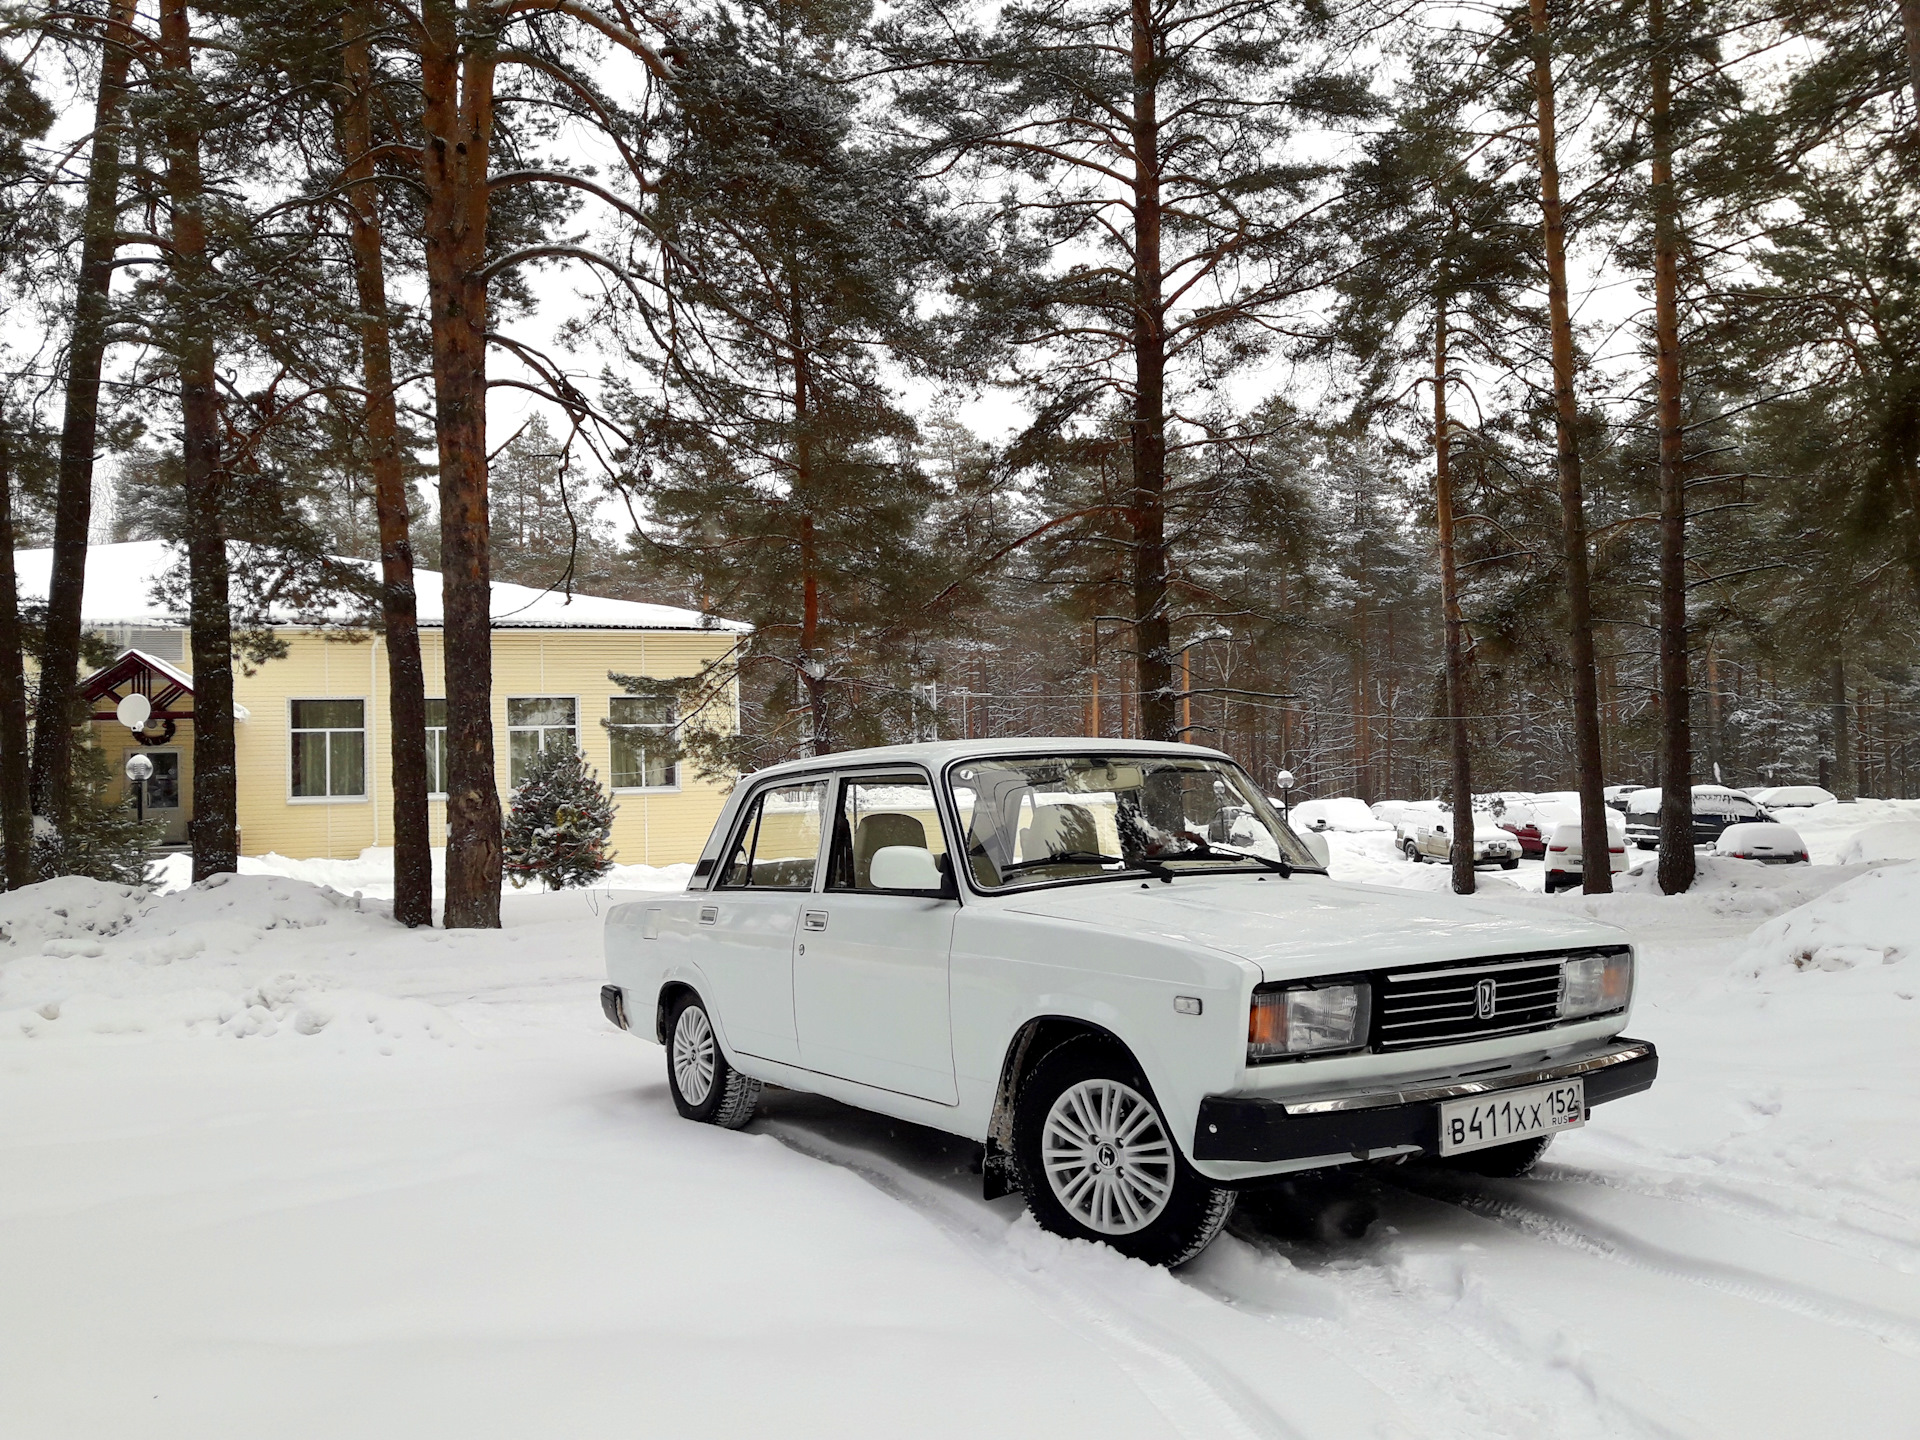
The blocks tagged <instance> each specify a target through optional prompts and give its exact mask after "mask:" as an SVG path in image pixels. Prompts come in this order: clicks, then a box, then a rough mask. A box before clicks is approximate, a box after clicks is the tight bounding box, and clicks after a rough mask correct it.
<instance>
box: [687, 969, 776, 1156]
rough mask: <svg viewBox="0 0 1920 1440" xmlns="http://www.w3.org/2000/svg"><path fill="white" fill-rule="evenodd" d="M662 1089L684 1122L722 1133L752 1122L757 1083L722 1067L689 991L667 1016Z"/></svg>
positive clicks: (703, 1010)
mask: <svg viewBox="0 0 1920 1440" xmlns="http://www.w3.org/2000/svg"><path fill="white" fill-rule="evenodd" d="M667 1088H668V1089H669V1090H671V1091H673V1108H674V1109H676V1110H678V1111H679V1112H680V1113H681V1115H682V1116H684V1117H685V1118H686V1119H688V1120H698V1121H699V1122H700V1123H701V1124H703V1125H718V1126H720V1127H721V1128H722V1129H726V1130H738V1129H739V1128H740V1127H741V1126H742V1125H744V1124H746V1123H747V1121H749V1120H751V1119H752V1118H753V1107H754V1106H755V1105H756V1104H757V1103H758V1102H759V1100H760V1082H759V1081H758V1080H753V1079H750V1078H748V1077H747V1076H745V1075H742V1074H741V1073H740V1072H739V1071H738V1070H736V1069H734V1068H733V1066H731V1065H729V1064H728V1063H727V1057H726V1056H725V1055H723V1054H721V1053H720V1041H719V1038H718V1037H717V1036H716V1035H715V1034H714V1033H713V1021H712V1019H711V1018H710V1017H709V1016H708V1015H707V1007H706V1005H705V1004H704V1003H703V1002H702V1001H701V999H700V997H699V996H698V995H696V994H694V993H693V992H691V991H689V992H687V993H686V994H684V995H682V996H681V997H680V998H679V999H678V1000H676V1001H674V1003H673V1009H672V1011H671V1012H670V1013H669V1014H668V1016H667Z"/></svg>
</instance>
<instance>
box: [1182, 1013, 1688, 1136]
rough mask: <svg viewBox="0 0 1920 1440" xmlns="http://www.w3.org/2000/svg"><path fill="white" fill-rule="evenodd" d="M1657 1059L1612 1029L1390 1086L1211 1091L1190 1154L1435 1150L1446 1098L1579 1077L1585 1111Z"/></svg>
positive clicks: (1638, 1084) (1632, 1085)
mask: <svg viewBox="0 0 1920 1440" xmlns="http://www.w3.org/2000/svg"><path fill="white" fill-rule="evenodd" d="M1659 1068H1660V1057H1659V1055H1658V1053H1657V1052H1656V1051H1655V1050H1654V1048H1653V1046H1652V1045H1651V1044H1649V1043H1648V1042H1647V1041H1645V1040H1629V1039H1626V1038H1625V1037H1620V1036H1616V1037H1615V1038H1613V1039H1610V1040H1604V1041H1601V1042H1599V1043H1597V1044H1593V1045H1589V1046H1583V1047H1581V1048H1580V1049H1579V1050H1577V1051H1575V1052H1573V1053H1571V1054H1566V1055H1557V1056H1550V1057H1548V1056H1542V1055H1540V1054H1538V1053H1537V1052H1536V1053H1535V1054H1533V1055H1531V1056H1519V1057H1515V1058H1514V1059H1513V1060H1511V1061H1509V1062H1507V1063H1505V1064H1499V1065H1485V1064H1481V1065H1475V1066H1473V1067H1471V1069H1469V1070H1467V1071H1462V1072H1453V1073H1448V1072H1444V1071H1443V1072H1437V1073H1435V1074H1433V1075H1429V1076H1422V1077H1419V1078H1417V1079H1412V1080H1406V1081H1401V1082H1397V1083H1396V1084H1395V1085H1394V1086H1393V1087H1392V1088H1390V1089H1375V1090H1369V1089H1366V1088H1364V1087H1357V1088H1356V1087H1349V1088H1345V1089H1341V1090H1338V1091H1331V1092H1328V1093H1325V1094H1307V1095H1300V1096H1290V1097H1288V1098H1286V1099H1266V1098H1260V1097H1252V1096H1236V1095H1210V1096H1208V1097H1207V1098H1206V1099H1204V1100H1202V1101H1201V1102H1200V1118H1199V1122H1198V1124H1197V1125H1196V1126H1195V1129H1194V1137H1193V1158H1194V1159H1195V1160H1196V1161H1199V1162H1202V1163H1206V1162H1213V1163H1215V1164H1227V1165H1239V1164H1253V1165H1284V1164H1286V1163H1287V1162H1298V1161H1302V1160H1321V1161H1323V1162H1324V1163H1326V1164H1329V1165H1337V1164H1344V1163H1346V1162H1348V1161H1352V1160H1369V1159H1375V1158H1382V1157H1385V1156H1388V1155H1406V1154H1411V1153H1413V1152H1415V1151H1424V1152H1428V1153H1433V1152H1435V1151H1436V1150H1437V1149H1438V1147H1439V1143H1440V1106H1441V1103H1442V1102H1444V1101H1447V1100H1457V1099H1460V1098H1461V1097H1462V1096H1467V1095H1486V1094H1492V1093H1494V1092H1496V1091H1500V1090H1511V1089H1516V1088H1518V1087H1520V1086H1523V1085H1544V1084H1547V1083H1549V1082H1551V1081H1555V1080H1567V1079H1572V1078H1573V1077H1574V1076H1579V1077H1580V1078H1581V1079H1582V1080H1583V1081H1584V1082H1585V1084H1586V1095H1587V1108H1588V1109H1589V1110H1591V1109H1592V1108H1593V1107H1594V1106H1595V1105H1600V1104H1604V1103H1605V1102H1606V1101H1608V1100H1618V1099H1619V1098H1620V1097H1621V1096H1623V1095H1633V1094H1637V1093H1638V1092H1639V1091H1642V1090H1645V1089H1647V1088H1649V1087H1650V1086H1651V1085H1652V1084H1653V1081H1654V1076H1655V1075H1656V1074H1657V1073H1658V1072H1659Z"/></svg>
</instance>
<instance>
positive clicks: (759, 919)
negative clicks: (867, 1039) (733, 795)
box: [697, 780, 828, 1064]
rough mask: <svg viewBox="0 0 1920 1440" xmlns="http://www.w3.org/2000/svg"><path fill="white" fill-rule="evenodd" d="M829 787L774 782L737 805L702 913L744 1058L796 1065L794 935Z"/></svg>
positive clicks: (722, 1007)
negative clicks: (737, 818) (736, 816)
mask: <svg viewBox="0 0 1920 1440" xmlns="http://www.w3.org/2000/svg"><path fill="white" fill-rule="evenodd" d="M827 792H828V782H827V781H825V780H805V781H795V782H791V783H788V784H785V785H779V784H775V785H770V786H768V787H767V788H766V789H764V790H762V791H761V792H760V793H759V794H757V795H755V796H754V797H753V798H752V799H750V800H749V801H748V802H747V803H746V805H744V806H743V807H742V808H741V818H740V821H739V823H738V826H737V827H736V829H735V831H734V834H733V837H732V839H731V840H730V842H729V844H728V847H727V849H726V851H725V852H724V853H723V855H722V858H721V861H720V873H719V878H718V880H717V881H716V882H715V884H714V887H713V889H712V890H710V891H709V892H708V893H707V896H706V898H705V899H703V900H702V901H701V903H700V905H699V908H698V919H697V923H698V926H699V927H700V929H701V930H703V931H704V932H705V934H706V935H707V937H708V941H707V943H706V944H704V945H700V946H699V947H698V953H699V957H700V962H701V966H702V968H703V969H704V970H705V971H706V973H707V975H708V977H709V978H710V979H711V981H712V983H713V988H714V990H715V991H716V993H715V994H714V995H712V996H711V997H709V998H710V1000H711V1001H712V1004H713V1006H714V1010H715V1013H716V1014H717V1016H718V1018H719V1021H720V1027H721V1030H722V1032H723V1033H724V1034H725V1036H726V1038H727V1042H728V1043H729V1044H730V1045H732V1046H733V1047H734V1048H735V1049H737V1050H741V1051H744V1052H745V1053H746V1054H748V1055H758V1056H762V1057H763V1058H765V1059H768V1060H781V1061H785V1062H786V1063H788V1064H798V1063H800V1045H799V1038H798V1035H797V1032H796V1029H795V1026H794V1013H793V961H794V936H795V934H796V932H797V930H798V928H799V924H800V911H801V909H802V907H803V906H804V905H805V904H806V903H807V901H808V899H809V898H810V896H811V894H812V891H813V882H814V876H815V874H816V872H817V871H818V869H819V863H820V851H821V842H822V840H823V838H824V833H825V816H826V807H827Z"/></svg>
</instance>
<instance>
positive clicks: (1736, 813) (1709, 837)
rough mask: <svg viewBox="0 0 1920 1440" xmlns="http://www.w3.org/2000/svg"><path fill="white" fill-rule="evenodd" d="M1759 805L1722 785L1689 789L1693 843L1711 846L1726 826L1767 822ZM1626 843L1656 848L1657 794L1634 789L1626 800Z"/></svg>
mask: <svg viewBox="0 0 1920 1440" xmlns="http://www.w3.org/2000/svg"><path fill="white" fill-rule="evenodd" d="M1772 819H1773V816H1771V815H1769V814H1768V813H1767V812H1766V811H1765V810H1763V809H1761V808H1760V806H1758V805H1756V804H1755V803H1754V802H1753V801H1752V800H1749V799H1748V798H1747V797H1746V796H1745V795H1742V794H1741V793H1740V792H1739V791H1738V790H1729V789H1727V787H1726V786H1724V785H1696V786H1694V787H1693V843H1694V844H1695V845H1711V844H1713V842H1714V841H1716V840H1718V839H1719V838H1720V832H1721V831H1722V830H1725V829H1726V828H1727V827H1728V826H1729V825H1744V824H1750V823H1752V822H1755V821H1769V820H1772ZM1627 842H1628V843H1629V844H1631V845H1633V846H1636V847H1637V848H1639V849H1641V850H1657V849H1659V848H1660V792H1659V791H1658V790H1636V791H1635V792H1634V793H1633V794H1631V795H1629V796H1628V797H1627Z"/></svg>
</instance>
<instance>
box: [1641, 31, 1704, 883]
mask: <svg viewBox="0 0 1920 1440" xmlns="http://www.w3.org/2000/svg"><path fill="white" fill-rule="evenodd" d="M1647 26H1648V39H1649V40H1650V41H1651V43H1652V50H1653V54H1652V61H1653V65H1652V69H1653V114H1652V117H1651V118H1652V126H1651V134H1652V140H1653V194H1652V200H1653V331H1654V345H1655V349H1656V351H1657V358H1656V362H1655V374H1656V377H1657V383H1658V389H1659V423H1660V784H1661V792H1660V864H1659V879H1660V891H1661V893H1662V894H1664V895H1678V894H1680V893H1681V892H1683V891H1685V890H1686V889H1687V888H1688V887H1690V886H1691V885H1692V884H1693V876H1694V868H1695V867H1694V857H1693V732H1692V724H1693V715H1692V711H1693V694H1692V690H1691V687H1690V685H1689V683H1688V679H1689V677H1688V674H1687V480H1686V466H1685V458H1686V457H1685V446H1686V434H1685V432H1684V431H1683V430H1682V428H1681V412H1680V199H1679V195H1678V193H1677V192H1676V191H1675V189H1674V184H1673V51H1672V48H1671V46H1670V44H1669V41H1668V37H1667V28H1666V4H1665V0H1649V5H1648V10H1647Z"/></svg>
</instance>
